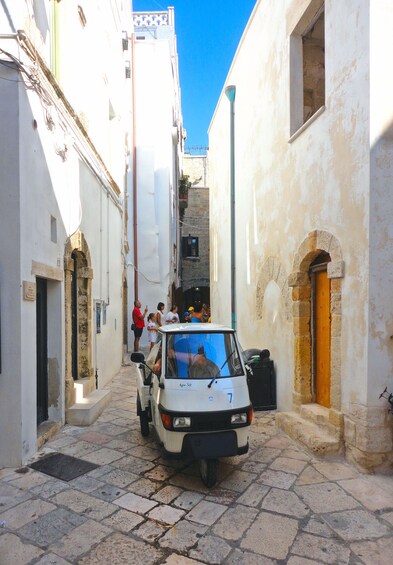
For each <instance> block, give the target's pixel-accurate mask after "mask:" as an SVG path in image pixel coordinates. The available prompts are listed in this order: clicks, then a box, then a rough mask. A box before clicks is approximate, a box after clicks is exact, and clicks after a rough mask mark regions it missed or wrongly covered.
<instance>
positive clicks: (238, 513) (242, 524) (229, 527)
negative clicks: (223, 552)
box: [212, 504, 258, 540]
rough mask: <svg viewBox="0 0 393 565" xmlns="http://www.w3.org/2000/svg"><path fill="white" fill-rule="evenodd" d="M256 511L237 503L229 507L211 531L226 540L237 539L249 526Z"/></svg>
mask: <svg viewBox="0 0 393 565" xmlns="http://www.w3.org/2000/svg"><path fill="white" fill-rule="evenodd" d="M257 515H258V511H257V510H256V509H254V508H247V507H246V506H241V505H240V504H237V505H236V506H234V507H233V508H229V509H228V510H227V511H226V512H225V514H223V515H222V516H221V518H220V519H219V520H218V522H217V523H216V524H215V525H214V527H213V528H212V531H213V533H215V534H217V535H218V536H220V537H222V538H224V539H227V540H238V539H240V538H241V537H242V535H243V534H244V532H245V531H246V530H247V529H248V528H249V527H250V525H251V524H252V522H253V521H254V520H255V517H256V516H257Z"/></svg>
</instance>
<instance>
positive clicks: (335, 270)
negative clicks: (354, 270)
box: [327, 261, 345, 279]
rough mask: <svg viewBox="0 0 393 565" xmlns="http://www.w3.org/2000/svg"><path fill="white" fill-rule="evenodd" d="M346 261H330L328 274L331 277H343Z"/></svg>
mask: <svg viewBox="0 0 393 565" xmlns="http://www.w3.org/2000/svg"><path fill="white" fill-rule="evenodd" d="M344 267H345V263H344V261H333V262H331V263H328V266H327V275H328V278H329V279H342V278H343V277H344V270H345V269H344Z"/></svg>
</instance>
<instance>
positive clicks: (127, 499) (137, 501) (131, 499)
mask: <svg viewBox="0 0 393 565" xmlns="http://www.w3.org/2000/svg"><path fill="white" fill-rule="evenodd" d="M114 504H116V505H117V506H121V507H122V508H125V509H126V510H131V511H132V512H136V513H137V514H146V513H147V512H149V510H151V509H152V508H154V506H157V504H158V503H157V502H155V501H154V500H149V499H147V498H143V497H142V496H138V495H137V494H134V493H132V492H129V493H127V494H125V495H124V496H121V497H120V498H118V499H117V500H115V501H114Z"/></svg>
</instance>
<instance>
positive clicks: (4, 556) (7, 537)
mask: <svg viewBox="0 0 393 565" xmlns="http://www.w3.org/2000/svg"><path fill="white" fill-rule="evenodd" d="M43 553H44V552H43V550H42V549H39V548H38V547H35V546H34V545H30V544H27V543H23V542H22V541H21V540H20V539H19V538H18V537H17V536H15V535H14V534H8V533H6V534H3V535H2V536H0V556H1V565H16V564H18V565H27V564H28V563H30V562H31V561H33V559H37V558H38V557H39V556H40V555H42V554H43Z"/></svg>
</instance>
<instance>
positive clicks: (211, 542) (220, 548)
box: [190, 536, 232, 565]
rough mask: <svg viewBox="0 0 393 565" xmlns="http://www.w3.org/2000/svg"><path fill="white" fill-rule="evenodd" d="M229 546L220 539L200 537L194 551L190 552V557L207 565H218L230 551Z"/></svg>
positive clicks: (223, 561)
mask: <svg viewBox="0 0 393 565" xmlns="http://www.w3.org/2000/svg"><path fill="white" fill-rule="evenodd" d="M231 549H232V548H231V546H230V545H229V544H228V543H227V542H226V541H224V540H223V539H221V538H216V537H214V536H204V537H202V538H201V539H200V540H199V541H198V543H197V546H196V548H195V549H192V550H191V551H190V557H193V558H195V559H201V561H206V562H208V563H211V564H212V565H213V564H217V565H220V563H225V558H226V557H227V555H228V554H229V553H230V551H231Z"/></svg>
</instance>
